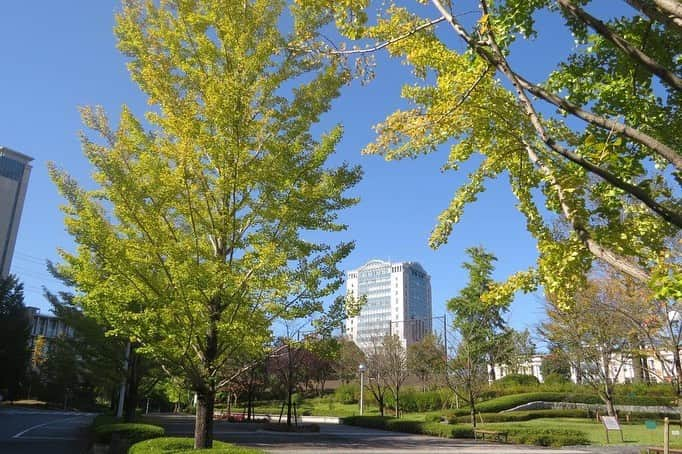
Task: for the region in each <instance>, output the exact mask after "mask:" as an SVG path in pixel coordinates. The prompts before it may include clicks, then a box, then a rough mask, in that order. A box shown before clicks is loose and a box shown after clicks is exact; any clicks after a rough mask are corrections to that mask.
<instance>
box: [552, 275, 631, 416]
mask: <svg viewBox="0 0 682 454" xmlns="http://www.w3.org/2000/svg"><path fill="white" fill-rule="evenodd" d="M608 298H609V295H608V292H607V291H605V288H604V286H602V285H600V283H599V281H595V280H591V281H589V283H588V287H587V288H586V289H585V290H583V291H582V292H579V293H577V294H576V296H575V302H574V304H573V306H572V307H570V308H561V307H558V306H557V305H556V304H553V303H547V317H548V319H547V321H545V322H544V323H543V324H542V325H541V327H540V329H539V331H540V334H541V335H542V336H543V337H544V338H546V339H547V340H548V341H549V342H550V343H551V344H552V345H554V346H556V349H555V353H558V354H560V355H561V356H563V358H564V359H565V360H566V361H568V362H569V363H570V364H571V366H572V368H573V372H574V373H575V374H576V375H578V376H579V378H580V381H581V382H582V383H585V384H588V385H590V386H592V387H593V388H594V390H595V391H596V392H597V394H598V395H599V397H600V398H601V399H602V401H603V402H604V404H605V406H606V411H607V413H608V414H609V415H615V407H614V399H615V395H614V386H615V384H616V383H617V381H618V377H619V376H620V374H621V372H622V371H623V366H624V365H625V364H627V363H629V362H630V360H631V358H632V352H633V350H635V349H636V348H637V346H636V345H635V346H633V345H632V344H631V337H630V336H629V332H628V326H627V322H626V321H625V320H624V319H623V317H622V316H620V315H618V314H615V313H613V312H610V311H607V310H604V305H605V304H608V303H607V302H606V301H605V300H607V299H608Z"/></svg>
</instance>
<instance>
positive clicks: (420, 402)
mask: <svg viewBox="0 0 682 454" xmlns="http://www.w3.org/2000/svg"><path fill="white" fill-rule="evenodd" d="M448 397H449V393H448V392H447V391H446V390H443V389H441V390H436V391H417V390H415V389H408V390H406V391H405V392H402V393H400V408H401V409H402V410H403V411H407V412H419V413H421V412H425V411H433V410H441V409H442V408H443V407H444V406H445V403H446V402H447V400H448Z"/></svg>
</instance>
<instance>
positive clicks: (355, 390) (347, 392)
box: [334, 384, 360, 404]
mask: <svg viewBox="0 0 682 454" xmlns="http://www.w3.org/2000/svg"><path fill="white" fill-rule="evenodd" d="M334 398H335V399H336V401H337V402H340V403H342V404H356V403H358V400H359V399H360V388H359V387H358V386H357V385H351V384H347V385H340V386H339V387H338V388H336V390H335V391H334Z"/></svg>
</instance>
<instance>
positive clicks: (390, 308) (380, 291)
mask: <svg viewBox="0 0 682 454" xmlns="http://www.w3.org/2000/svg"><path fill="white" fill-rule="evenodd" d="M346 290H347V293H348V294H350V295H352V296H354V297H356V298H357V297H361V296H363V295H364V296H365V297H366V298H367V301H366V302H365V304H364V305H363V307H362V309H361V310H360V313H359V315H358V316H356V317H352V318H349V319H348V320H346V331H345V334H346V336H348V337H349V338H351V339H353V341H354V342H355V343H356V344H357V345H358V346H359V347H360V348H361V349H364V350H366V349H367V348H369V347H371V346H372V344H373V343H375V342H380V341H381V338H382V337H383V336H385V335H387V334H394V335H397V336H398V337H399V338H400V340H401V341H402V342H403V345H404V346H408V345H410V344H413V343H415V342H419V341H420V340H421V339H422V338H423V337H424V336H425V335H426V334H428V333H431V317H432V315H431V277H430V276H429V275H428V274H427V273H426V271H424V268H422V267H421V265H420V264H419V263H416V262H398V263H391V262H385V261H382V260H370V261H369V262H367V263H366V264H365V265H363V266H361V267H360V268H358V269H357V270H352V271H348V273H347V281H346Z"/></svg>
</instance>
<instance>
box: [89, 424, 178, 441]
mask: <svg viewBox="0 0 682 454" xmlns="http://www.w3.org/2000/svg"><path fill="white" fill-rule="evenodd" d="M93 434H94V436H95V441H96V442H97V443H104V444H109V443H111V438H112V436H113V435H114V434H117V435H118V436H119V437H120V438H125V439H127V440H129V441H130V443H131V444H132V443H137V442H138V441H143V440H148V439H150V438H158V437H163V436H164V434H165V431H164V430H163V427H159V426H153V425H151V424H140V423H132V422H128V423H114V424H102V425H99V426H95V427H94V428H93Z"/></svg>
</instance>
